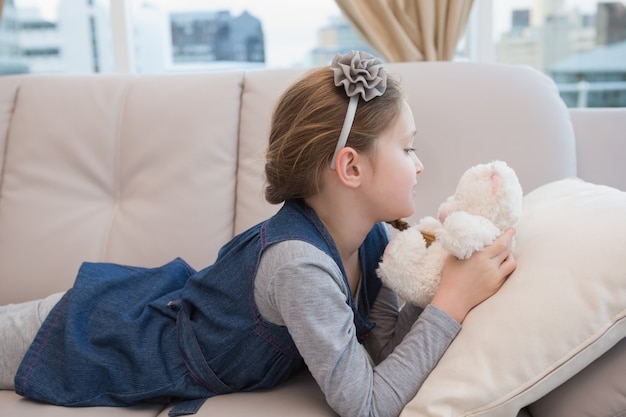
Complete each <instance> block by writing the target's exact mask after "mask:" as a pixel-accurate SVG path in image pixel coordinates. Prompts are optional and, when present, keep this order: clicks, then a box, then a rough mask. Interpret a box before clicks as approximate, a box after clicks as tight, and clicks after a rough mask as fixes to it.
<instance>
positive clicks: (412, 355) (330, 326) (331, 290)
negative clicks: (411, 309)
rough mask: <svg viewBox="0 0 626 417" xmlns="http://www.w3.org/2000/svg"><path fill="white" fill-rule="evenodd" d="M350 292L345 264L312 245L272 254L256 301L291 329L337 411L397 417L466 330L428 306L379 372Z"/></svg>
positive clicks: (287, 245)
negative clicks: (361, 337)
mask: <svg viewBox="0 0 626 417" xmlns="http://www.w3.org/2000/svg"><path fill="white" fill-rule="evenodd" d="M348 291H349V290H348V289H347V288H346V286H345V284H344V283H343V278H342V276H341V273H340V271H339V268H338V267H337V265H336V264H335V263H334V262H333V261H332V259H330V258H329V257H328V256H327V255H325V254H324V253H323V252H322V251H319V250H318V249H316V248H314V247H312V246H311V245H309V244H306V243H304V242H296V241H289V242H283V243H280V244H276V245H274V246H272V247H270V248H269V249H268V250H267V251H266V253H265V254H264V256H263V259H262V261H261V266H260V268H259V273H258V275H257V282H256V283H255V299H256V301H257V305H258V307H259V310H260V312H261V314H262V315H263V316H264V318H266V319H267V320H269V321H271V322H274V323H276V324H280V325H285V326H287V328H288V329H289V332H290V334H291V336H292V337H293V339H294V341H295V343H296V345H297V347H298V349H299V351H300V353H301V355H302V356H303V358H304V360H305V362H306V364H307V366H308V367H309V370H310V372H311V374H312V375H313V377H314V378H315V379H316V381H317V383H318V384H319V386H320V388H321V389H322V391H323V392H324V394H325V396H326V400H327V402H328V403H329V405H330V406H331V407H332V408H333V409H334V410H335V411H336V412H337V413H338V414H340V415H341V416H344V417H349V416H397V415H398V414H399V413H400V412H401V410H402V409H403V408H404V406H405V405H406V403H407V402H408V401H409V400H411V399H412V398H413V397H414V396H415V394H416V393H417V390H418V388H419V387H420V386H421V384H422V382H423V381H424V379H425V378H426V376H428V374H429V373H430V371H431V370H432V368H433V367H434V366H435V364H436V363H437V362H438V361H439V359H440V357H441V356H442V355H443V353H444V352H445V350H446V349H447V347H448V345H449V344H450V342H451V341H452V340H453V339H454V337H455V336H456V334H457V333H458V331H459V329H460V325H459V324H458V323H457V322H456V321H454V320H452V319H451V318H450V317H449V316H448V315H446V314H445V313H443V312H442V311H441V310H439V309H437V308H435V307H433V306H428V307H427V308H426V309H425V310H424V311H423V312H422V314H421V315H420V316H419V318H418V319H417V320H416V321H415V323H413V324H412V326H411V327H410V330H409V331H408V333H407V334H406V337H405V338H404V339H403V340H402V342H401V343H400V344H399V345H398V346H397V347H396V348H395V349H394V350H393V352H391V353H390V354H389V355H388V356H387V357H386V359H385V360H383V361H382V362H380V363H379V364H378V365H376V366H374V365H373V364H372V362H371V361H370V359H369V356H368V354H367V352H366V351H365V349H364V347H363V346H362V345H361V344H359V343H358V341H357V339H356V335H355V328H354V325H353V314H352V310H351V308H350V307H349V305H348V304H347V302H346V300H347V298H346V297H347V294H348Z"/></svg>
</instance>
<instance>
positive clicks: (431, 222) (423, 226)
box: [415, 216, 441, 233]
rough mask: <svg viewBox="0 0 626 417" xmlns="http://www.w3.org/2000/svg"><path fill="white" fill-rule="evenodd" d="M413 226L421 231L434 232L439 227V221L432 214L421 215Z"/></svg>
mask: <svg viewBox="0 0 626 417" xmlns="http://www.w3.org/2000/svg"><path fill="white" fill-rule="evenodd" d="M415 227H417V228H418V229H419V230H420V231H422V232H431V233H435V232H436V231H437V230H438V229H439V228H441V222H440V221H439V220H437V219H436V218H434V217H433V216H426V217H422V218H421V219H420V221H419V222H418V223H417V225H416V226H415Z"/></svg>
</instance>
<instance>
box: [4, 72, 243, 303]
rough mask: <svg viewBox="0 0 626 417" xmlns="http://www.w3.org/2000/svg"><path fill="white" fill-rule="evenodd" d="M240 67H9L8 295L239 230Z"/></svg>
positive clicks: (203, 246)
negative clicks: (182, 70)
mask: <svg viewBox="0 0 626 417" xmlns="http://www.w3.org/2000/svg"><path fill="white" fill-rule="evenodd" d="M242 77H243V74H242V73H241V72H227V73H208V74H196V75H184V76H183V75H175V76H173V75H168V76H17V77H0V110H1V113H0V135H1V136H0V137H1V138H2V141H1V142H0V152H3V156H4V157H3V158H2V166H1V167H0V169H1V172H2V177H1V182H0V186H1V188H0V304H1V303H2V302H3V301H5V300H10V301H19V300H24V299H30V298H34V297H38V296H44V295H46V294H49V293H51V292H53V291H59V290H63V289H66V288H68V287H69V286H70V285H71V284H72V282H73V279H74V277H75V275H76V271H77V268H78V266H79V265H80V263H81V262H82V261H107V262H108V261H110V262H118V263H127V264H133V265H143V266H156V265H159V264H161V263H164V262H167V261H169V260H171V259H173V258H174V257H176V256H182V257H184V258H185V259H186V260H187V261H188V262H190V263H191V264H192V265H193V266H195V267H201V266H204V265H206V264H207V263H210V262H212V261H213V259H214V258H215V254H216V253H217V250H218V249H219V247H220V246H221V245H222V244H223V243H224V242H226V241H227V240H228V239H229V238H230V237H232V233H233V229H234V220H235V219H234V212H235V190H236V169H237V152H238V143H237V135H238V130H239V109H240V100H241V88H242Z"/></svg>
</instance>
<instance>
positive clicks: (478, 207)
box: [377, 161, 523, 307]
mask: <svg viewBox="0 0 626 417" xmlns="http://www.w3.org/2000/svg"><path fill="white" fill-rule="evenodd" d="M522 196H523V193H522V187H521V185H520V183H519V180H518V178H517V175H516V174H515V171H514V170H513V169H512V168H511V167H509V166H508V165H507V164H506V163H505V162H503V161H493V162H490V163H488V164H480V165H476V166H473V167H471V168H470V169H468V170H467V171H466V172H465V173H464V174H463V176H462V177H461V179H460V180H459V183H458V185H457V189H456V192H455V194H454V195H453V196H450V197H449V198H448V199H447V201H446V202H444V203H443V204H441V206H440V207H439V213H438V217H439V219H435V218H434V217H431V216H427V217H424V218H422V219H421V220H420V221H419V222H418V223H417V224H415V225H412V226H410V227H409V228H407V229H406V230H403V231H401V232H399V233H398V234H397V235H396V236H395V237H394V238H393V239H392V240H391V241H390V242H389V245H387V248H386V249H385V252H384V254H383V257H382V260H381V262H380V263H379V265H378V269H377V273H378V276H379V277H380V279H381V280H382V281H383V283H384V284H385V285H386V286H387V287H389V288H390V289H392V290H393V291H395V292H396V293H397V294H398V295H399V296H400V297H402V298H403V299H404V300H406V301H408V302H410V303H412V304H415V305H417V306H419V307H425V306H426V305H427V304H428V303H430V301H431V300H432V299H433V297H434V296H435V293H436V292H437V288H438V287H439V281H440V279H441V271H442V269H443V264H444V261H445V259H446V257H447V256H448V255H449V254H452V255H454V256H456V257H457V258H459V259H467V258H469V257H470V256H471V255H472V253H474V252H475V251H479V250H481V249H482V248H483V247H485V246H486V245H489V244H491V243H492V242H493V241H494V240H495V239H496V238H497V237H498V236H499V235H500V234H502V232H504V230H506V229H507V228H508V227H511V226H513V225H514V224H515V223H517V221H518V219H519V217H520V215H521V211H522ZM425 236H426V237H429V236H432V238H431V239H428V240H429V241H430V240H432V239H433V238H434V241H432V242H430V245H429V244H428V243H427V239H425Z"/></svg>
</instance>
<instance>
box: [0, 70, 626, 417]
mask: <svg viewBox="0 0 626 417" xmlns="http://www.w3.org/2000/svg"><path fill="white" fill-rule="evenodd" d="M302 71H303V70H249V71H229V72H213V73H202V74H185V75H158V76H145V75H140V76H49V75H42V76H12V77H2V78H0V173H1V176H0V304H7V303H15V302H21V301H26V300H31V299H35V298H39V297H43V296H45V295H47V294H50V293H52V292H56V291H60V290H64V289H66V288H68V287H69V286H70V285H71V284H72V282H73V279H74V276H75V274H76V271H77V268H78V266H79V265H80V263H81V262H82V261H85V260H88V261H111V262H117V263H129V264H134V265H142V266H157V265H160V264H162V263H164V262H166V261H169V260H171V259H172V258H174V257H176V256H180V257H183V258H184V259H186V260H187V261H188V262H189V263H190V264H191V265H192V266H194V267H196V268H201V267H203V266H206V265H207V264H210V263H211V262H213V260H214V259H215V257H216V253H217V250H218V249H219V247H220V246H221V245H222V244H224V243H225V242H226V241H227V240H228V239H229V238H231V237H232V236H233V235H234V234H236V233H238V232H241V231H243V230H244V229H246V228H247V227H249V226H251V225H253V224H254V223H256V222H258V221H260V220H262V219H264V218H265V217H267V216H268V215H270V214H271V213H273V212H274V211H276V209H277V207H276V206H271V205H269V204H267V203H266V202H264V201H263V197H262V196H263V193H262V186H263V178H262V177H263V174H262V169H263V150H264V146H265V142H266V137H267V132H268V124H269V119H270V114H271V110H272V106H273V103H274V101H275V100H276V98H277V96H278V95H279V94H280V92H281V91H282V89H283V88H284V87H285V86H286V85H287V84H288V83H289V82H291V81H292V80H294V79H295V77H297V76H299V75H300V74H301V73H302ZM389 72H390V73H392V74H395V75H396V76H398V77H400V78H401V80H402V82H403V84H404V87H405V89H406V92H407V95H408V101H409V103H410V105H411V107H412V109H413V111H414V114H415V118H416V124H417V127H418V141H417V150H418V154H419V156H420V158H421V160H422V162H423V163H424V165H425V170H424V172H423V174H422V175H421V176H420V177H419V189H418V197H417V203H416V206H417V211H416V213H415V215H414V218H415V219H417V218H419V217H421V216H424V215H427V214H433V213H434V212H435V210H436V208H437V206H438V205H439V203H440V202H441V201H442V200H443V199H444V198H445V197H446V196H447V195H449V194H450V193H451V192H452V191H453V187H454V185H455V184H456V181H457V179H458V178H459V176H460V174H461V173H462V172H463V171H464V170H465V169H466V168H468V167H469V166H471V165H473V164H476V163H480V162H487V161H490V160H493V159H503V160H506V161H507V162H508V163H509V164H510V165H511V166H512V167H513V168H514V169H515V170H516V171H517V173H518V175H519V177H520V181H521V183H522V186H523V187H524V190H525V191H530V190H532V189H534V188H536V187H538V186H540V185H542V184H545V183H547V182H550V181H553V180H557V179H561V178H565V177H570V176H580V177H581V178H583V179H586V180H588V181H592V182H596V183H602V184H608V185H611V186H613V187H616V188H619V189H621V190H626V164H624V162H623V161H624V160H626V135H625V134H624V132H626V109H600V110H568V109H567V108H566V107H565V106H564V105H563V103H562V101H561V100H560V98H559V96H558V93H557V91H556V88H555V85H554V83H553V82H552V81H551V80H550V79H548V78H547V77H545V76H543V75H542V74H540V73H538V72H536V71H534V70H532V69H529V68H525V67H518V66H505V65H484V64H476V63H410V64H392V65H389ZM167 411H168V408H167V407H166V408H165V409H163V408H162V407H158V406H142V407H137V408H133V409H107V408H91V409H64V408H60V407H53V406H48V405H42V404H37V403H34V402H31V401H29V400H24V399H22V398H20V397H18V396H17V395H16V394H15V393H13V392H10V391H0V415H2V416H38V417H40V416H61V415H62V416H78V415H80V416H83V415H89V416H116V417H117V416H165V415H167ZM251 415H254V416H296V415H297V416H331V415H334V413H333V412H332V410H331V409H330V408H329V407H328V406H327V405H326V404H325V402H324V399H323V396H322V394H321V392H320V391H319V389H318V388H317V387H316V385H315V383H314V382H313V381H312V379H311V378H310V376H309V375H307V374H306V373H303V374H301V375H299V376H298V377H296V378H295V379H294V380H293V381H291V382H290V383H288V384H285V385H283V386H281V387H279V388H277V389H275V390H272V391H270V392H260V393H245V394H231V395H227V396H223V397H216V398H212V399H209V400H208V401H207V402H206V403H205V405H204V406H203V407H202V409H201V410H200V412H199V416H204V417H208V416H229V417H235V416H246V417H248V416H251Z"/></svg>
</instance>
